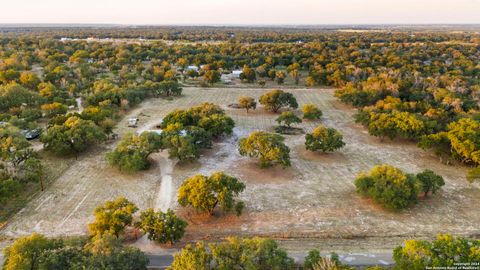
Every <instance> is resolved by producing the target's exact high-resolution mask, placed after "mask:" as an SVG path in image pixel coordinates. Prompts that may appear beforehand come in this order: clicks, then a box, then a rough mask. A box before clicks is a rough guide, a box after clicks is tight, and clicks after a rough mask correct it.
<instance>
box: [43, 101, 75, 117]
mask: <svg viewBox="0 0 480 270" xmlns="http://www.w3.org/2000/svg"><path fill="white" fill-rule="evenodd" d="M41 108H42V111H44V112H45V115H46V116H47V117H53V116H56V115H63V114H65V113H67V110H68V108H67V106H65V105H63V104H62V103H59V102H54V103H50V104H43V105H42V106H41Z"/></svg>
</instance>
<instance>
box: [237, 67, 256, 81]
mask: <svg viewBox="0 0 480 270" xmlns="http://www.w3.org/2000/svg"><path fill="white" fill-rule="evenodd" d="M240 79H241V80H246V81H247V82H249V83H253V82H254V81H255V80H256V79H257V74H256V73H255V70H254V69H252V68H250V67H249V66H246V65H245V66H244V67H243V71H242V73H241V74H240Z"/></svg>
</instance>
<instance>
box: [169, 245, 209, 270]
mask: <svg viewBox="0 0 480 270" xmlns="http://www.w3.org/2000/svg"><path fill="white" fill-rule="evenodd" d="M212 258H213V256H212V254H211V253H210V252H209V250H207V247H206V246H205V244H204V243H203V242H198V243H196V244H195V246H192V245H190V244H188V245H186V246H185V247H184V248H182V250H181V251H180V252H179V253H177V254H175V255H174V257H173V262H172V265H171V266H170V267H168V268H167V269H169V270H185V269H189V270H211V269H213V267H212Z"/></svg>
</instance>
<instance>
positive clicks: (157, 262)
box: [0, 253, 393, 269]
mask: <svg viewBox="0 0 480 270" xmlns="http://www.w3.org/2000/svg"><path fill="white" fill-rule="evenodd" d="M323 255H324V254H323ZM290 256H292V257H293V258H295V259H296V260H297V261H300V262H302V261H303V259H304V258H305V254H290ZM339 256H340V260H341V261H342V262H343V263H345V264H348V265H352V266H367V265H368V266H370V265H391V264H393V260H392V254H391V253H347V254H340V255H339ZM147 257H148V259H149V260H150V264H149V267H148V268H149V269H166V268H167V267H168V266H169V265H170V264H171V263H172V261H173V256H172V255H157V254H147ZM3 261H4V258H3V255H1V254H0V266H2V265H3Z"/></svg>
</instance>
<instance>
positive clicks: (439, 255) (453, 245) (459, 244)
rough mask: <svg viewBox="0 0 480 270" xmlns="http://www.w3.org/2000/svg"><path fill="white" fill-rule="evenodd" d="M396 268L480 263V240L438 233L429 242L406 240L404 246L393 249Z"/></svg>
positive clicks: (418, 269) (420, 269) (414, 269)
mask: <svg viewBox="0 0 480 270" xmlns="http://www.w3.org/2000/svg"><path fill="white" fill-rule="evenodd" d="M393 259H394V260H395V263H396V266H395V269H399V270H400V269H402V270H403V269H412V270H423V269H427V268H431V267H454V266H456V265H457V266H458V264H460V263H478V261H480V241H479V240H475V239H466V238H461V237H457V238H455V237H453V236H451V235H448V234H447V235H438V236H437V239H436V240H434V241H432V242H428V241H422V240H405V242H404V245H403V246H399V247H397V248H395V250H394V251H393Z"/></svg>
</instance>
